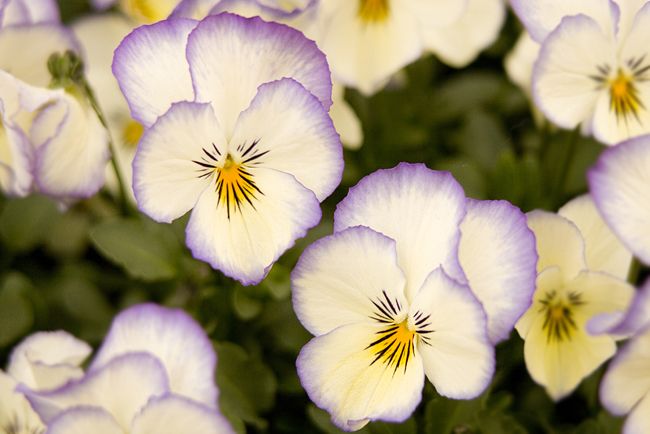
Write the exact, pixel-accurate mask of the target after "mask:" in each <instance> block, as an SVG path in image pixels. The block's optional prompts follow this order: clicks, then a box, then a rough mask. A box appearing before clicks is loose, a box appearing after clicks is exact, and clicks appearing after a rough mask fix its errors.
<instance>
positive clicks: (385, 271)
mask: <svg viewBox="0 0 650 434" xmlns="http://www.w3.org/2000/svg"><path fill="white" fill-rule="evenodd" d="M291 283H292V294H293V308H294V310H295V312H296V315H297V316H298V319H300V322H301V323H302V324H303V325H304V326H305V328H307V330H309V331H310V332H311V333H312V334H314V335H317V336H318V335H322V334H325V333H328V332H330V331H332V330H334V329H335V328H337V327H339V326H342V325H346V324H350V323H355V322H364V321H365V322H368V321H372V319H371V318H372V317H373V312H374V311H375V310H377V308H376V307H375V306H373V303H378V304H380V303H385V300H397V301H398V302H399V303H400V305H401V306H400V309H399V310H402V308H403V309H407V303H406V299H405V297H404V285H405V283H406V280H405V278H404V274H403V273H402V271H401V270H400V269H399V267H398V266H397V252H396V249H395V241H393V240H392V239H390V238H387V237H385V236H384V235H382V234H380V233H378V232H375V231H373V230H372V229H369V228H366V227H364V226H358V227H353V228H348V229H345V230H343V231H341V232H337V233H335V234H333V235H330V236H328V237H325V238H322V239H320V240H318V241H316V242H315V243H313V244H311V245H310V246H309V247H307V249H305V251H304V252H303V254H302V256H301V257H300V260H299V261H298V264H297V265H296V267H295V268H294V270H293V272H292V274H291ZM382 293H383V294H385V295H383V294H382ZM384 297H385V298H384ZM377 299H379V300H380V301H379V302H378V301H377ZM395 307H397V306H395ZM386 308H389V306H387V307H386ZM386 308H385V309H386Z"/></svg>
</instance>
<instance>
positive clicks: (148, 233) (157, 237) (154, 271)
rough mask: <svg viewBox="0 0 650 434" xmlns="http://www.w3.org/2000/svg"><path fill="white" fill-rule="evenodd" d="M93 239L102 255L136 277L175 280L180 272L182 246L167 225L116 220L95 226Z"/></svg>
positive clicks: (151, 279) (91, 234)
mask: <svg viewBox="0 0 650 434" xmlns="http://www.w3.org/2000/svg"><path fill="white" fill-rule="evenodd" d="M90 239H91V241H92V242H93V245H94V246H95V247H96V248H97V249H98V250H99V252H101V254H102V255H104V256H105V257H106V258H107V259H109V260H111V261H113V262H114V263H116V264H118V265H120V266H122V267H123V268H124V269H125V270H126V271H127V272H128V273H129V274H130V275H131V276H133V277H136V278H140V279H142V280H147V281H154V280H165V279H171V278H173V277H175V276H176V274H177V270H178V257H179V256H180V253H179V250H180V246H179V243H178V239H177V238H176V237H175V235H174V233H173V231H172V230H171V229H170V228H169V227H167V226H163V225H159V224H156V223H152V222H147V221H140V220H134V219H115V220H110V221H105V222H102V223H100V224H98V225H97V226H95V227H93V228H92V229H91V231H90Z"/></svg>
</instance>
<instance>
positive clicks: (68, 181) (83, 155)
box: [30, 93, 110, 198]
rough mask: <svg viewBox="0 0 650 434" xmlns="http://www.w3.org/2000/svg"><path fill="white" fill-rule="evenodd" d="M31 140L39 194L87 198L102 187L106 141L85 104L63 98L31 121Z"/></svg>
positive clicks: (108, 155) (72, 98) (70, 97)
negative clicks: (34, 152) (34, 154)
mask: <svg viewBox="0 0 650 434" xmlns="http://www.w3.org/2000/svg"><path fill="white" fill-rule="evenodd" d="M30 136H31V139H32V141H33V143H34V146H35V147H36V156H35V162H34V176H35V181H36V184H37V186H38V188H39V190H40V191H41V192H43V193H45V194H47V195H50V196H53V197H57V198H86V197H90V196H92V195H93V194H95V193H96V192H97V191H98V190H99V189H100V188H101V187H102V185H104V179H105V178H104V174H105V172H104V168H105V167H106V163H107V162H108V159H109V158H110V153H109V149H108V137H107V135H106V130H105V129H104V127H103V126H102V124H101V123H100V121H99V119H98V118H97V116H96V115H95V113H94V112H93V111H92V109H91V108H90V107H89V106H88V105H87V103H86V102H85V101H79V100H78V99H76V98H75V97H74V96H72V95H69V94H67V93H66V94H63V96H62V98H61V99H59V100H58V101H57V102H56V103H54V104H52V105H50V106H48V107H46V108H45V109H43V110H42V111H41V112H40V113H39V114H38V116H37V117H36V118H35V119H34V123H33V124H32V127H31V131H30Z"/></svg>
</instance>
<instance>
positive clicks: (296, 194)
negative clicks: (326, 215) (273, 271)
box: [185, 167, 321, 285]
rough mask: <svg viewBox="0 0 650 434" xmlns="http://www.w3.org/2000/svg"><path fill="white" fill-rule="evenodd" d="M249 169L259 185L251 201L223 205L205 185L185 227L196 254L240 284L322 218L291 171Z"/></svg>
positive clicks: (253, 280)
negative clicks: (290, 173)
mask: <svg viewBox="0 0 650 434" xmlns="http://www.w3.org/2000/svg"><path fill="white" fill-rule="evenodd" d="M250 173H251V174H252V177H253V179H254V182H255V184H256V186H257V187H258V188H259V191H258V193H256V196H255V197H254V198H253V199H252V203H247V202H243V200H242V199H238V200H240V202H237V203H238V205H237V208H235V204H232V203H226V204H225V206H224V203H223V202H221V203H220V193H219V192H217V191H215V189H213V188H212V187H210V188H207V189H206V190H205V191H204V192H203V194H202V195H201V197H200V198H199V201H198V203H197V204H196V206H195V207H194V210H193V211H192V215H191V217H190V221H189V223H188V224H187V228H186V231H185V233H186V240H187V245H188V247H189V248H190V250H191V251H192V254H193V255H194V257H195V258H197V259H200V260H203V261H206V262H208V263H209V264H210V265H212V267H214V268H216V269H218V270H221V271H222V272H223V273H224V274H226V275H227V276H229V277H232V278H234V279H237V280H239V281H240V282H242V283H243V284H244V285H252V284H257V283H259V282H260V281H262V279H264V277H265V276H266V274H267V273H268V272H269V270H270V268H271V266H272V265H273V263H274V262H275V261H276V260H277V259H278V258H279V257H280V256H281V255H282V254H283V253H284V252H285V251H286V250H287V249H288V248H289V247H291V246H292V245H293V244H294V242H295V240H296V239H298V238H300V237H303V236H305V234H306V233H307V230H308V229H310V228H312V227H314V226H316V225H317V224H318V222H319V221H320V218H321V210H320V205H319V202H318V199H317V198H316V196H314V193H313V192H312V191H311V190H308V189H306V188H305V187H304V186H303V185H302V184H300V183H299V182H298V181H297V180H296V179H295V178H294V177H293V176H291V175H289V174H286V173H283V172H279V171H276V170H273V169H266V168H263V167H257V168H253V169H251V170H250ZM233 188H234V187H233ZM259 192H261V193H259ZM226 196H228V197H230V196H229V195H228V194H227V193H226ZM234 196H235V197H238V196H236V195H234ZM231 210H232V212H231Z"/></svg>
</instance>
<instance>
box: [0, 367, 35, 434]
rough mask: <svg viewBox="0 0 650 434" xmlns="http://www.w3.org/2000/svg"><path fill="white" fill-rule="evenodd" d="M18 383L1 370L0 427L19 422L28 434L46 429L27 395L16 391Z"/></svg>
mask: <svg viewBox="0 0 650 434" xmlns="http://www.w3.org/2000/svg"><path fill="white" fill-rule="evenodd" d="M17 386H18V382H17V381H16V380H15V379H14V378H13V377H11V376H9V375H7V374H5V373H4V372H2V371H1V370H0V402H1V403H2V405H0V427H3V428H4V427H6V426H8V425H10V424H12V423H15V422H16V421H18V422H19V423H20V424H21V425H20V426H21V428H22V429H24V430H25V432H27V433H31V432H34V433H37V432H41V431H43V430H44V429H45V427H44V426H43V423H42V422H41V420H40V419H39V417H38V415H37V414H36V413H35V412H34V410H32V407H31V406H30V405H29V401H27V399H26V398H25V395H23V394H22V393H20V392H18V391H16V387H17Z"/></svg>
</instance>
